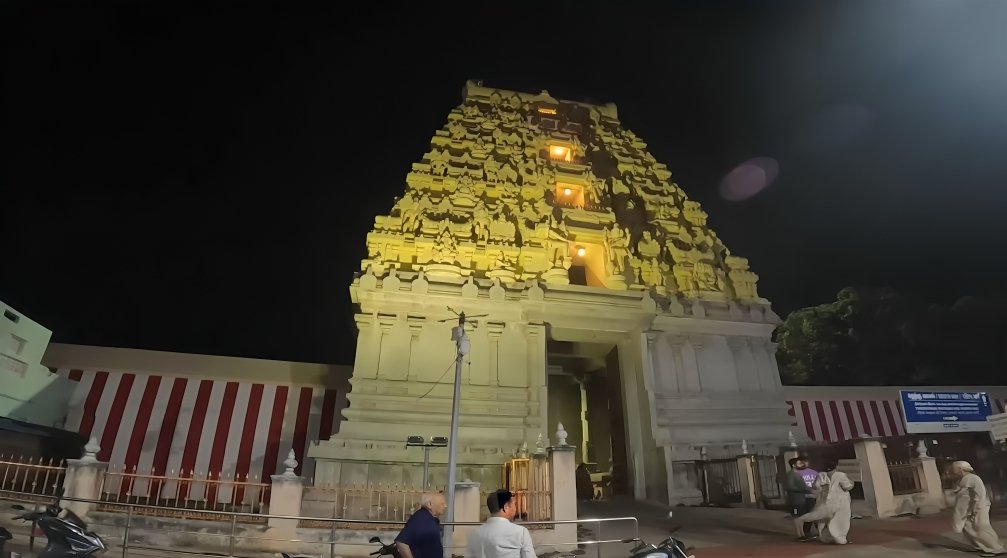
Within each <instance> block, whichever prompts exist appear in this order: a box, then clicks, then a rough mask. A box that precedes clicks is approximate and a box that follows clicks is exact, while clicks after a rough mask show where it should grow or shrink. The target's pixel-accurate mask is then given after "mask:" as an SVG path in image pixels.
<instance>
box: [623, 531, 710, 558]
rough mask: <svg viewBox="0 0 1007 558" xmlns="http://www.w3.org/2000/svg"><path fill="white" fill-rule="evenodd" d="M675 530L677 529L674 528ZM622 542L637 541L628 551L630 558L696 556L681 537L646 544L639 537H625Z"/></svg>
mask: <svg viewBox="0 0 1007 558" xmlns="http://www.w3.org/2000/svg"><path fill="white" fill-rule="evenodd" d="M676 530H677V529H676ZM622 542H624V543H627V544H630V543H637V544H636V546H634V547H633V548H632V549H631V550H630V551H629V555H630V558H696V556H695V555H693V554H692V550H693V548H692V547H687V546H685V543H684V542H682V540H681V539H677V538H675V537H668V538H667V539H665V540H663V541H661V544H658V545H653V544H648V543H646V542H644V541H642V540H640V539H625V540H623V541H622Z"/></svg>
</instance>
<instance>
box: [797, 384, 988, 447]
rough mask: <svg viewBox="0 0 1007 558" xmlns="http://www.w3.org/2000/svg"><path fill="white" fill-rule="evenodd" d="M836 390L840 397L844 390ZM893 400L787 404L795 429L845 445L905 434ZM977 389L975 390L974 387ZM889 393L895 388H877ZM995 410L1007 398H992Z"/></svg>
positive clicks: (896, 399)
mask: <svg viewBox="0 0 1007 558" xmlns="http://www.w3.org/2000/svg"><path fill="white" fill-rule="evenodd" d="M818 389H819V390H835V391H836V395H841V391H842V389H843V388H818ZM897 389H898V388H895V390H896V391H895V393H896V397H895V398H892V399H867V398H855V399H854V398H850V399H845V398H844V399H839V398H835V399H833V398H829V399H824V398H823V399H794V400H791V401H787V405H788V406H789V413H790V416H791V417H793V419H794V422H793V426H795V427H797V428H798V429H799V430H800V431H803V432H804V433H805V434H806V435H807V436H808V438H809V439H811V440H812V441H816V442H842V441H845V440H855V439H857V438H862V437H865V436H868V437H869V436H876V437H892V436H904V435H905V434H906V428H905V423H904V422H903V420H902V410H901V407H900V406H899V400H898V398H897V394H898V391H897ZM971 389H975V388H971ZM877 390H878V391H880V390H885V391H886V392H890V391H891V390H892V388H877ZM993 402H994V407H995V408H994V411H995V412H998V413H1002V412H1004V408H1005V405H1007V399H997V398H995V397H994V398H993Z"/></svg>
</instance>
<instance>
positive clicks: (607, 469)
mask: <svg viewBox="0 0 1007 558" xmlns="http://www.w3.org/2000/svg"><path fill="white" fill-rule="evenodd" d="M547 362H548V378H547V380H548V381H547V391H548V406H549V418H548V423H549V424H557V423H560V422H561V423H563V425H564V427H565V428H566V431H567V433H568V434H569V437H568V438H567V440H568V443H570V444H572V445H575V446H577V452H578V462H581V463H587V464H588V467H589V468H590V470H591V472H592V480H593V481H594V482H595V485H596V488H597V491H600V492H601V493H602V494H604V495H606V496H616V495H619V496H624V495H629V496H631V495H632V494H633V480H632V475H631V471H630V467H629V444H628V438H629V436H628V432H627V427H628V424H627V421H626V415H625V412H624V409H625V398H624V387H623V382H624V378H623V372H622V367H621V365H620V362H619V349H618V346H617V345H616V344H614V343H606V342H581V341H561V340H557V339H550V340H549V341H548V343H547Z"/></svg>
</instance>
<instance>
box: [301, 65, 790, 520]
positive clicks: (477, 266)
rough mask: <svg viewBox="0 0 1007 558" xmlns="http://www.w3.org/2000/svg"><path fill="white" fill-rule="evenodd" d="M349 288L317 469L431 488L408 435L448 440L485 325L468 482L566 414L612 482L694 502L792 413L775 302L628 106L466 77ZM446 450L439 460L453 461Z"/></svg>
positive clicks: (470, 395) (466, 430)
mask: <svg viewBox="0 0 1007 558" xmlns="http://www.w3.org/2000/svg"><path fill="white" fill-rule="evenodd" d="M463 98H464V100H463V102H462V104H461V105H459V106H458V107H456V108H455V109H454V110H452V111H451V112H450V113H449V114H448V115H447V122H446V123H445V125H444V127H443V128H442V129H440V130H437V131H436V132H435V133H434V135H433V138H432V140H431V143H430V150H429V151H428V152H427V153H426V154H425V155H423V156H422V158H421V159H420V160H419V162H416V163H414V164H413V166H412V171H411V172H410V173H408V175H407V176H406V177H405V191H404V193H403V195H402V196H401V197H400V198H398V199H396V200H395V201H394V203H393V204H391V207H390V209H389V212H388V214H387V215H380V216H377V217H376V218H375V220H374V227H373V229H372V230H371V231H370V233H369V234H368V235H367V252H368V256H367V258H366V259H365V260H363V261H362V262H361V271H360V273H359V274H357V275H356V276H355V277H354V279H353V282H352V284H351V285H350V293H351V296H352V299H353V302H354V303H355V304H356V305H357V308H358V311H357V314H356V316H355V319H356V324H357V327H358V330H359V336H358V341H357V353H356V355H357V356H356V361H355V363H354V367H353V376H352V379H351V384H352V389H351V392H350V393H349V394H348V401H349V404H348V407H347V408H346V409H345V410H344V412H343V417H344V419H345V420H343V421H342V423H341V426H340V430H339V432H338V433H336V434H335V435H333V436H332V437H331V438H330V439H329V440H327V441H325V440H323V441H321V442H320V443H319V444H317V445H314V446H312V447H311V448H310V449H309V452H308V453H309V456H310V457H312V458H314V460H315V462H316V482H318V483H331V484H347V483H350V484H352V483H374V482H387V483H390V484H400V483H401V484H414V483H416V482H417V481H418V479H416V478H415V475H416V474H417V468H416V467H415V465H416V464H417V463H419V462H422V452H418V451H416V450H413V449H410V448H406V447H405V444H404V441H405V440H406V438H407V437H408V436H413V435H422V436H441V435H446V434H447V429H448V423H449V420H450V409H451V396H452V384H451V381H452V378H453V364H454V357H455V347H454V343H453V342H452V340H451V333H450V330H451V327H452V326H453V325H454V324H455V323H456V322H455V319H454V318H455V312H465V313H466V314H467V315H469V316H474V317H476V318H475V319H473V320H472V321H470V323H469V324H468V326H467V327H468V329H469V331H468V336H469V337H470V339H471V352H470V354H469V355H468V357H467V358H466V360H465V363H464V368H463V378H462V381H463V385H462V402H461V421H460V425H461V428H460V435H459V440H458V443H459V455H458V462H459V467H460V472H459V478H461V479H465V478H468V479H472V480H474V481H478V482H483V483H485V484H488V485H489V486H493V485H496V484H498V483H499V478H500V467H501V464H502V463H503V462H504V461H505V460H506V459H507V458H508V457H510V456H511V455H512V454H513V453H514V451H515V449H516V448H520V447H522V446H525V447H527V446H528V445H537V446H541V445H542V444H543V443H548V442H549V440H548V439H549V437H550V436H551V435H552V436H554V434H551V433H554V432H555V431H556V426H557V424H558V423H562V424H564V426H565V428H566V430H567V431H568V432H569V440H568V443H570V444H573V445H576V446H578V448H579V451H580V452H581V454H580V456H579V458H580V459H579V460H581V461H584V462H588V463H591V464H592V466H594V467H595V468H596V470H602V471H609V472H610V474H611V476H612V482H613V485H614V486H615V487H616V491H617V492H618V491H622V492H625V493H627V494H631V495H634V496H635V497H637V498H648V499H654V500H665V501H671V502H684V503H691V502H698V501H700V499H701V495H700V493H699V490H697V488H696V482H695V478H694V470H695V469H694V467H692V463H693V462H694V461H696V460H698V459H700V458H701V453H702V454H703V457H725V458H726V457H734V456H736V455H738V454H739V453H741V451H742V449H743V448H744V449H746V451H758V450H759V449H760V448H764V449H765V451H767V452H771V454H772V455H775V454H776V453H777V451H778V449H779V447H780V446H781V444H784V443H785V442H786V440H787V436H788V430H790V429H791V421H792V419H791V417H790V416H788V414H787V406H786V403H785V401H784V399H785V398H784V397H783V396H782V391H781V390H782V388H781V384H780V378H779V374H778V371H777V366H776V362H775V358H774V347H773V345H772V343H771V342H770V336H771V334H772V331H773V329H774V327H775V326H776V324H777V323H778V321H779V320H778V318H777V316H776V315H775V314H774V313H773V312H772V310H771V309H770V306H769V302H768V301H766V300H765V299H763V298H761V297H760V296H759V295H758V291H757V282H758V277H757V276H756V274H755V273H753V272H752V271H751V270H750V269H749V263H748V260H746V259H745V258H743V257H740V256H736V255H733V254H732V253H731V251H730V250H729V249H728V248H727V247H726V246H725V244H724V242H723V241H722V240H721V239H720V238H719V237H718V236H717V234H716V233H715V232H714V231H713V230H711V229H710V228H709V226H708V224H707V214H706V212H704V211H703V209H702V208H701V207H700V205H699V203H697V202H695V201H693V200H690V199H689V197H688V196H687V195H686V193H685V191H684V190H683V189H682V188H681V187H680V186H679V185H678V184H677V183H675V181H674V180H673V178H672V173H671V171H670V170H669V169H668V167H667V166H665V165H664V164H663V163H660V162H658V161H657V160H656V159H655V158H654V157H653V155H651V154H650V153H649V152H648V150H647V144H646V143H645V142H644V141H643V140H642V139H641V138H639V137H637V136H636V135H635V134H634V133H633V132H631V131H629V130H627V129H625V128H624V127H623V126H622V124H621V123H620V121H619V118H618V112H617V109H616V107H615V105H613V104H606V105H592V104H585V103H580V102H572V101H565V100H560V99H555V98H553V97H551V96H550V95H549V93H548V92H545V91H543V92H541V93H539V94H528V93H519V92H514V91H506V90H502V89H491V88H487V87H483V86H482V85H481V84H479V83H473V82H469V83H467V84H466V86H465V88H464V92H463ZM446 454H447V452H446V451H442V452H433V453H432V454H431V458H432V459H433V460H434V463H435V465H438V464H439V465H440V472H437V471H438V469H437V468H436V467H435V468H434V471H435V472H434V473H433V474H435V475H443V474H445V473H444V471H443V468H444V467H443V463H445V462H446V461H447V455H446Z"/></svg>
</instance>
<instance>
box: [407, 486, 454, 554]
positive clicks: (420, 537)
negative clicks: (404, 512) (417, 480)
mask: <svg viewBox="0 0 1007 558" xmlns="http://www.w3.org/2000/svg"><path fill="white" fill-rule="evenodd" d="M447 508H448V504H447V501H446V500H445V499H444V496H443V495H442V494H424V495H423V496H420V509H418V510H416V512H415V513H413V515H412V516H410V517H409V521H407V522H406V525H405V527H403V528H402V531H401V532H399V536H397V537H395V548H396V550H398V551H399V556H401V557H402V558H444V545H443V544H442V543H441V520H440V517H441V514H443V513H444V510H446V509H447Z"/></svg>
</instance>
